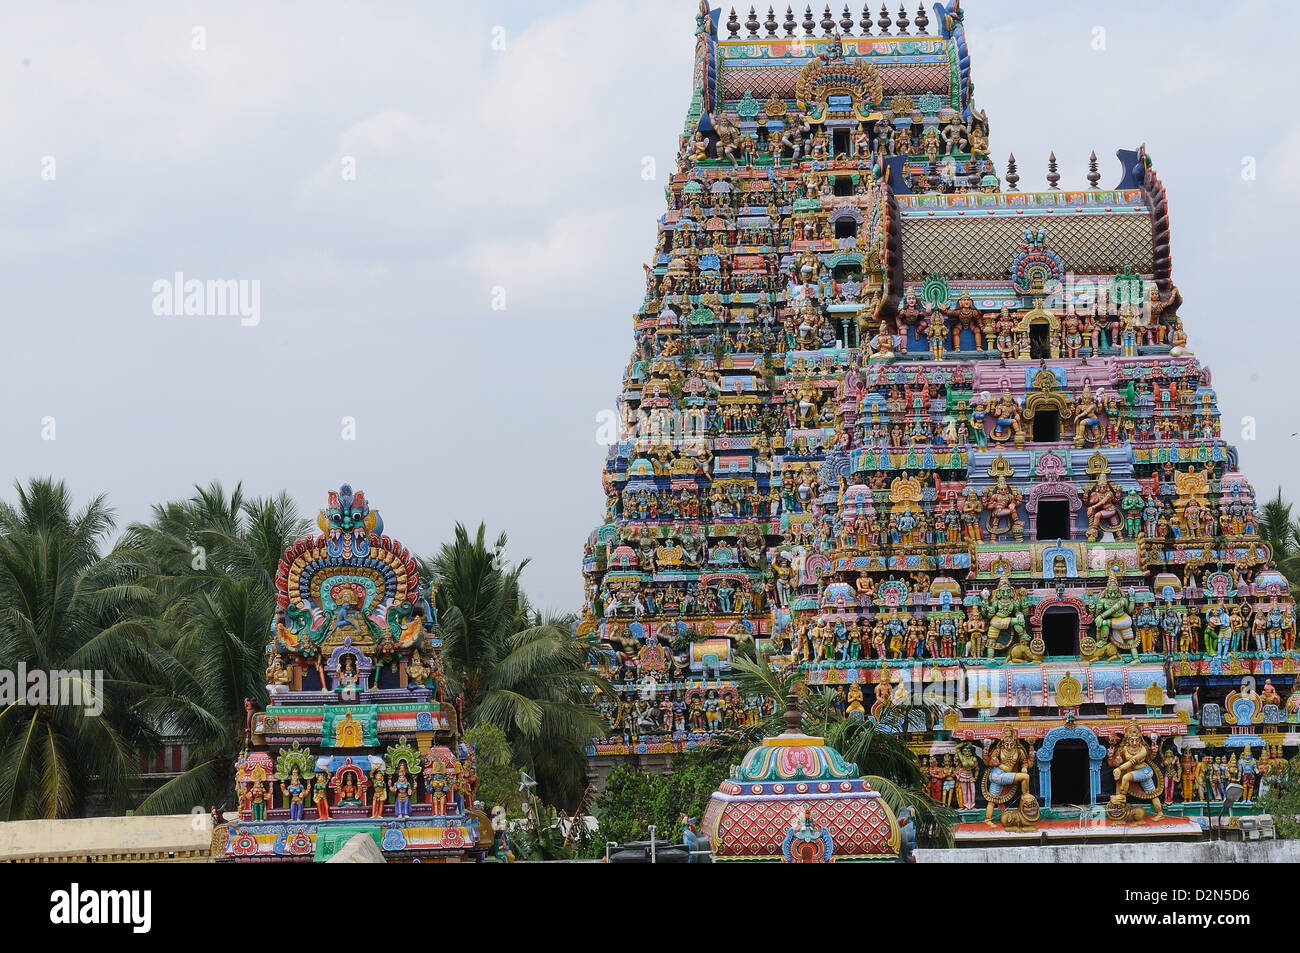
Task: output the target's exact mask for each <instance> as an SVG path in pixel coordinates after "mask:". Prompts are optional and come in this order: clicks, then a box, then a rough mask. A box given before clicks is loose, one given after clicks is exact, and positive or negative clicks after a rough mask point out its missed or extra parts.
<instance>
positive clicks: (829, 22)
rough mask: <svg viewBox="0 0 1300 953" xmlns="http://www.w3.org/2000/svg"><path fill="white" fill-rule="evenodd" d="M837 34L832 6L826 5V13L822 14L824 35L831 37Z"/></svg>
mask: <svg viewBox="0 0 1300 953" xmlns="http://www.w3.org/2000/svg"><path fill="white" fill-rule="evenodd" d="M834 32H835V18H834V17H833V16H831V5H830V4H829V3H828V4H826V11H825V12H824V13H823V14H822V33H823V34H825V35H826V36H830V35H831V34H832V33H834Z"/></svg>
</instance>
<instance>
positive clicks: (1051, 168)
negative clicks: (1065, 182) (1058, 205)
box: [1047, 152, 1061, 191]
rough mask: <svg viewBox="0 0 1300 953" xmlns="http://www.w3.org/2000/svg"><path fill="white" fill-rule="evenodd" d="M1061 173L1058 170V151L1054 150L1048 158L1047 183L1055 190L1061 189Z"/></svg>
mask: <svg viewBox="0 0 1300 953" xmlns="http://www.w3.org/2000/svg"><path fill="white" fill-rule="evenodd" d="M1060 181H1061V173H1059V172H1057V171H1056V153H1055V152H1053V153H1052V154H1051V155H1050V156H1049V157H1048V159H1047V184H1048V185H1049V186H1050V187H1051V188H1052V189H1054V190H1057V191H1059V190H1060V185H1059V184H1058V183H1059V182H1060Z"/></svg>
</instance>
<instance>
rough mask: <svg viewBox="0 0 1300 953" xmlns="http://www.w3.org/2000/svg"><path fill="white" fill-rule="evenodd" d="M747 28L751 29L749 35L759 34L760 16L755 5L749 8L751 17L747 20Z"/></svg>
mask: <svg viewBox="0 0 1300 953" xmlns="http://www.w3.org/2000/svg"><path fill="white" fill-rule="evenodd" d="M745 29H746V30H748V31H749V36H751V37H757V36H758V16H757V14H755V12H754V8H753V7H750V8H749V19H748V20H746V21H745Z"/></svg>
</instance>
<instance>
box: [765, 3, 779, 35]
mask: <svg viewBox="0 0 1300 953" xmlns="http://www.w3.org/2000/svg"><path fill="white" fill-rule="evenodd" d="M763 29H764V30H766V31H767V38H768V39H769V40H770V39H771V38H772V37H774V36H776V11H775V10H773V9H772V8H771V7H768V8H767V19H766V20H764V21H763Z"/></svg>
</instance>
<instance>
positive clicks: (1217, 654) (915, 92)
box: [579, 0, 1300, 840]
mask: <svg viewBox="0 0 1300 953" xmlns="http://www.w3.org/2000/svg"><path fill="white" fill-rule="evenodd" d="M965 14H966V10H965V9H963V8H962V7H961V6H960V3H959V0H952V2H951V3H950V4H949V5H948V6H946V7H945V6H942V5H940V6H935V7H933V8H931V9H929V10H928V11H927V9H926V8H925V7H922V8H920V9H918V10H917V11H916V13H915V14H914V15H913V16H911V17H909V15H908V13H907V12H906V10H905V9H900V10H899V11H898V13H897V14H896V15H892V16H891V14H890V13H889V12H888V11H887V10H885V9H883V8H882V9H881V11H880V13H879V15H878V17H874V18H873V16H872V15H871V14H870V12H869V11H866V10H864V11H863V15H862V17H861V19H860V20H857V21H856V22H855V18H854V16H853V15H851V14H850V12H849V10H848V9H847V8H846V9H845V11H844V13H843V16H842V17H841V18H838V19H837V18H836V17H834V16H833V15H832V14H831V11H830V9H829V7H828V8H827V10H826V13H825V15H824V16H823V17H822V18H821V19H820V20H818V19H817V18H816V17H815V15H814V14H813V12H812V10H811V8H810V9H809V10H808V11H807V12H806V13H805V14H804V15H803V17H802V18H801V17H800V16H799V15H798V14H796V13H795V12H794V11H793V10H791V11H787V13H786V14H785V15H784V18H782V16H781V15H780V14H777V13H771V12H770V13H768V14H767V16H766V18H765V19H764V18H763V17H762V16H761V15H757V14H755V13H754V11H752V10H751V11H750V12H749V15H748V17H747V18H745V17H743V15H738V14H737V13H736V12H734V11H732V12H731V13H730V15H729V16H727V15H725V14H724V13H723V11H720V10H712V11H711V10H708V9H707V8H702V9H701V12H700V14H699V16H698V17H697V21H696V22H697V28H696V36H695V50H696V55H695V67H694V86H693V93H692V97H691V102H690V107H689V109H688V111H687V115H686V121H685V125H684V127H683V129H682V134H681V138H680V145H679V151H678V162H677V168H676V172H675V174H673V175H672V177H671V180H670V182H669V183H668V186H667V189H666V197H667V210H666V211H665V213H664V215H663V217H662V218H661V219H660V220H659V223H658V230H657V237H656V242H655V249H654V253H653V257H652V259H651V263H650V265H648V266H647V269H646V287H645V296H644V300H643V301H641V302H640V305H639V307H637V309H636V312H635V314H634V317H633V329H634V335H635V350H634V352H633V354H632V358H631V362H630V364H629V365H628V367H627V370H626V372H625V375H624V380H623V391H622V395H621V397H620V408H621V413H622V423H623V429H622V432H621V439H620V441H619V442H618V443H617V445H615V446H614V447H612V448H611V450H610V453H609V457H608V461H607V464H606V466H605V472H604V488H605V494H606V516H605V520H604V525H602V526H601V527H600V528H599V529H597V530H596V531H595V532H594V533H593V534H592V535H591V537H590V539H589V541H588V544H587V547H586V558H585V567H584V568H585V577H586V581H587V586H586V593H587V596H586V598H587V601H586V608H585V612H584V616H583V619H582V621H581V623H580V625H579V630H580V631H581V632H582V633H584V634H586V635H587V636H588V637H589V639H590V640H591V643H592V653H591V654H592V664H593V665H594V666H597V667H599V668H600V669H601V670H602V671H604V672H606V673H608V674H609V675H610V677H611V679H612V681H613V684H614V685H615V687H616V688H617V695H616V697H607V696H604V695H599V696H597V697H596V698H595V699H594V704H595V705H596V706H597V708H598V709H599V710H600V711H601V712H602V713H604V715H605V716H606V720H607V722H608V726H609V727H608V731H607V733H606V735H605V736H603V737H599V738H595V739H593V740H592V744H591V748H590V750H589V756H590V761H591V764H592V766H593V770H594V773H596V774H598V775H599V774H601V773H603V772H606V771H608V769H609V767H610V766H611V765H612V764H614V763H617V762H618V760H619V759H625V758H634V759H637V762H638V763H639V764H641V765H642V766H643V767H650V768H653V767H655V766H656V764H657V763H659V762H662V761H664V760H666V758H667V757H668V756H669V755H671V754H673V753H676V752H685V751H690V750H692V749H694V748H696V747H698V746H700V745H707V744H709V742H710V739H711V738H712V737H713V736H714V734H715V733H716V732H718V731H720V730H723V729H726V728H728V727H732V726H735V725H737V724H743V723H746V722H748V723H753V722H754V721H756V720H757V719H759V718H760V717H764V716H766V715H768V714H770V713H771V708H772V706H773V704H774V703H773V702H772V701H771V700H767V701H764V700H761V699H758V698H755V697H746V695H745V693H744V692H743V691H742V690H741V689H740V687H739V685H738V683H737V681H736V679H735V678H734V673H733V671H732V660H733V658H734V656H735V654H736V653H737V652H738V651H739V650H740V648H741V646H743V645H744V644H745V643H749V642H751V641H752V642H754V643H755V644H756V649H757V652H758V657H759V658H761V659H765V660H766V661H767V662H768V663H769V664H771V665H773V666H776V667H778V668H780V669H782V670H787V671H789V670H792V669H793V670H797V671H798V673H799V675H800V677H801V679H802V681H803V682H804V683H805V684H806V685H807V686H809V687H811V688H813V689H817V690H820V689H823V688H829V689H831V690H832V691H834V692H835V693H836V694H837V695H838V698H839V702H838V704H839V706H840V708H841V710H842V712H843V713H844V714H845V716H846V717H850V718H863V719H872V720H875V721H878V722H879V723H881V724H883V725H885V726H886V727H888V728H890V729H891V730H894V731H897V732H901V733H904V734H905V737H906V739H907V741H908V743H909V744H911V745H912V746H913V750H914V751H916V753H917V754H918V756H919V757H920V758H921V761H922V763H923V765H924V767H925V769H926V770H927V771H928V772H929V776H930V778H931V779H932V785H931V787H932V794H933V796H934V797H935V798H936V799H937V800H941V801H943V802H944V803H947V804H950V805H952V806H954V807H957V808H959V809H961V811H962V818H963V823H962V824H961V825H960V826H959V827H958V830H957V836H958V838H959V840H960V839H963V838H965V839H979V838H990V839H994V840H997V839H1000V838H1011V837H1013V836H1014V835H1015V834H1016V832H1022V831H1033V830H1038V831H1040V832H1041V831H1043V830H1046V831H1048V832H1049V833H1051V832H1053V831H1058V832H1061V831H1065V830H1066V829H1067V828H1068V829H1069V830H1072V831H1075V832H1080V831H1083V830H1084V826H1083V825H1080V823H1079V820H1078V818H1079V815H1080V810H1079V807H1080V806H1083V807H1084V809H1085V810H1086V811H1087V812H1090V814H1091V816H1093V817H1095V819H1096V823H1095V824H1093V825H1089V826H1088V827H1087V830H1088V831H1089V832H1100V833H1102V834H1105V833H1110V834H1111V835H1112V836H1113V835H1114V834H1115V831H1114V828H1115V827H1116V826H1120V825H1123V826H1124V828H1125V830H1126V831H1128V832H1129V833H1145V832H1150V833H1158V834H1161V835H1163V836H1178V835H1179V834H1181V833H1189V834H1190V833H1195V832H1197V831H1199V828H1198V827H1197V826H1196V825H1195V824H1194V823H1193V822H1192V820H1191V819H1192V818H1193V817H1200V816H1201V815H1203V814H1205V813H1207V807H1206V805H1207V803H1209V804H1215V803H1216V802H1221V801H1222V799H1223V793H1224V789H1225V787H1226V786H1227V785H1230V784H1231V783H1232V782H1234V781H1236V782H1239V783H1240V784H1241V785H1242V788H1243V797H1242V798H1241V801H1242V802H1244V806H1245V809H1247V810H1249V809H1250V806H1251V804H1252V803H1253V802H1254V800H1255V799H1256V797H1257V794H1258V789H1259V785H1260V784H1261V782H1264V781H1266V780H1267V779H1268V778H1269V777H1270V775H1271V772H1272V771H1274V770H1275V769H1276V768H1277V767H1279V766H1280V764H1281V760H1280V759H1282V758H1284V757H1287V756H1290V755H1291V754H1293V753H1294V752H1295V750H1296V746H1297V744H1298V743H1300V736H1297V734H1296V723H1297V716H1298V715H1300V694H1294V693H1293V692H1294V688H1295V682H1296V671H1297V664H1298V662H1300V659H1298V658H1297V655H1296V653H1295V646H1294V641H1295V627H1296V621H1295V606H1294V602H1293V600H1292V598H1291V595H1290V590H1289V587H1288V585H1287V583H1286V580H1285V579H1284V578H1283V576H1282V575H1281V574H1280V573H1278V572H1277V571H1276V569H1275V568H1274V567H1273V565H1272V564H1271V562H1270V558H1271V553H1270V551H1269V547H1268V545H1267V544H1266V543H1264V542H1263V541H1262V540H1261V539H1260V537H1259V536H1258V534H1257V531H1256V493H1255V488H1254V487H1253V486H1252V485H1251V483H1250V481H1249V479H1248V478H1247V476H1246V475H1245V474H1244V473H1243V472H1242V470H1241V468H1240V466H1239V464H1238V455H1237V451H1236V449H1235V448H1234V447H1232V446H1230V445H1229V444H1228V443H1226V442H1225V440H1224V439H1223V433H1222V430H1221V426H1220V419H1219V409H1218V404H1217V400H1216V394H1215V390H1214V387H1213V385H1212V380H1211V374H1210V369H1209V368H1208V367H1207V366H1206V365H1205V364H1204V363H1202V361H1201V359H1200V357H1199V356H1198V355H1197V354H1196V353H1195V352H1194V348H1195V346H1196V321H1197V320H1198V317H1199V319H1200V320H1203V321H1204V320H1208V318H1207V317H1206V316H1205V315H1204V313H1202V314H1201V315H1199V316H1198V315H1197V313H1196V308H1195V302H1187V303H1184V301H1183V299H1182V296H1181V295H1180V294H1179V292H1178V289H1177V287H1176V285H1175V280H1174V275H1173V271H1172V256H1171V234H1170V232H1171V229H1170V215H1171V212H1170V205H1169V200H1168V198H1167V196H1166V194H1165V189H1164V186H1163V185H1162V184H1161V180H1160V177H1159V175H1158V173H1157V166H1156V163H1155V160H1154V157H1153V156H1152V155H1151V154H1148V152H1147V151H1146V148H1145V147H1139V148H1133V149H1120V150H1119V151H1118V153H1117V154H1118V158H1119V163H1118V172H1117V176H1116V178H1115V179H1111V181H1116V179H1117V181H1116V184H1115V185H1114V186H1113V187H1109V188H1106V187H1103V186H1102V184H1101V180H1102V175H1103V173H1102V172H1101V171H1099V162H1098V160H1097V158H1096V155H1095V154H1094V155H1093V156H1092V157H1091V160H1090V164H1089V172H1088V174H1087V182H1086V184H1084V183H1080V184H1079V185H1078V186H1076V187H1070V186H1069V185H1067V184H1062V183H1061V181H1060V180H1061V175H1060V173H1059V172H1058V171H1057V162H1056V157H1055V156H1054V155H1053V156H1051V158H1050V159H1048V160H1047V162H1046V163H1045V173H1044V174H1043V177H1042V178H1041V179H1040V181H1039V183H1037V184H1031V183H1030V182H1029V178H1030V176H1029V174H1028V172H1027V171H1025V168H1024V166H1025V164H1024V163H1023V162H1022V163H1021V165H1020V167H1019V168H1018V167H1017V164H1016V161H1015V159H1014V157H1012V158H1010V159H1008V160H1007V161H1006V162H1005V164H1001V165H1000V167H999V165H998V164H995V162H994V160H993V158H992V153H991V151H990V149H991V146H990V142H991V138H992V136H993V132H992V122H991V120H990V118H989V116H988V115H987V114H986V112H985V111H984V109H982V108H979V107H978V106H977V105H976V103H975V102H974V101H973V100H972V89H973V83H972V57H971V51H970V49H969V48H968V40H967V34H966V29H965ZM1012 105H1014V104H1012ZM1043 152H1044V153H1045V154H1046V153H1047V152H1048V150H1047V149H1043ZM1108 178H1109V176H1108ZM1185 323H1186V329H1185V328H1184V324H1185ZM769 780H770V779H769ZM1093 805H1095V807H1093ZM1067 808H1071V809H1073V810H1067ZM1216 808H1217V805H1216ZM1238 809H1241V805H1240V804H1239V805H1238ZM1209 813H1213V811H1210V812H1209ZM718 816H719V815H718V813H717V812H714V814H713V815H712V818H713V820H714V821H715V822H716V820H717V817H718ZM1067 817H1068V820H1064V819H1063V818H1067ZM1053 825H1059V828H1054V827H1053ZM705 833H707V834H710V835H716V834H717V833H718V832H717V831H714V830H706V831H705ZM1078 836H1084V835H1083V834H1079V835H1078Z"/></svg>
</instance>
